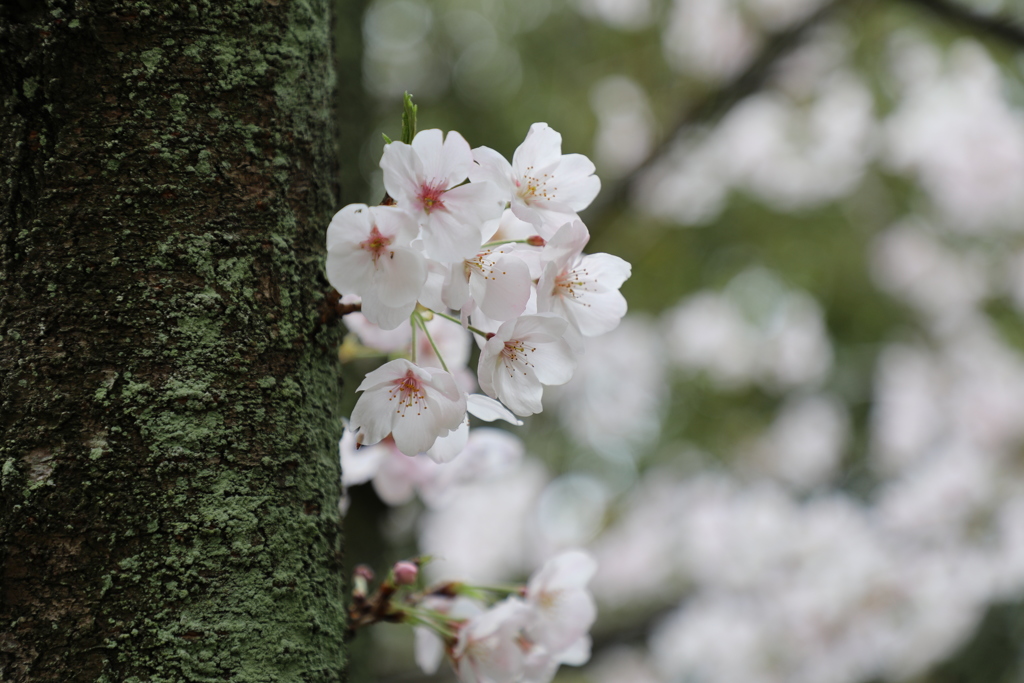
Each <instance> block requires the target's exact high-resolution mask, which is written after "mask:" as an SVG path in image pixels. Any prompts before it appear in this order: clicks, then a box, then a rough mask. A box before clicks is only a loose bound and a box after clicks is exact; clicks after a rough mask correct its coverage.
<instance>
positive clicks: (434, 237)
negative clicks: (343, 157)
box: [380, 129, 506, 263]
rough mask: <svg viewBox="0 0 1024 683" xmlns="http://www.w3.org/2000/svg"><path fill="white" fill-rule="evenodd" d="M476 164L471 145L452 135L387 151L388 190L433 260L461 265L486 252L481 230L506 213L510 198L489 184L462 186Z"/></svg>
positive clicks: (425, 137) (425, 136)
mask: <svg viewBox="0 0 1024 683" xmlns="http://www.w3.org/2000/svg"><path fill="white" fill-rule="evenodd" d="M472 166H473V153H472V151H471V150H470V148H469V143H468V142H466V140H465V139H464V138H463V137H462V136H461V135H459V134H458V133H456V132H455V131H451V132H449V133H448V136H447V137H443V136H442V133H441V131H439V130H437V129H431V130H424V131H420V132H419V133H418V134H417V135H416V137H415V138H413V141H412V144H411V145H407V144H405V143H402V142H392V143H390V144H388V145H387V146H385V147H384V156H383V157H382V158H381V160H380V167H381V169H383V171H384V188H385V189H386V190H387V192H388V194H389V195H390V196H391V197H392V198H393V199H394V200H395V201H396V202H397V206H398V207H399V208H400V209H402V210H404V211H406V212H408V213H409V214H410V215H411V216H413V218H415V219H416V222H417V223H418V224H419V226H420V236H419V238H420V240H422V244H423V250H424V252H425V253H426V255H427V257H428V258H431V259H434V260H435V261H440V262H443V263H457V262H459V261H461V260H463V259H467V258H472V257H473V256H475V255H476V254H477V253H478V252H479V251H480V246H481V244H482V243H483V238H482V236H481V234H480V229H481V226H482V225H483V224H484V223H485V222H487V221H489V220H491V219H493V218H497V217H499V216H500V215H501V212H502V210H503V209H504V206H505V201H506V200H505V199H504V198H503V196H502V193H501V192H500V190H498V188H497V187H495V186H494V185H492V184H491V183H488V182H474V183H469V184H465V185H463V184H461V183H463V181H465V180H466V178H467V176H468V175H469V172H470V169H471V167H472Z"/></svg>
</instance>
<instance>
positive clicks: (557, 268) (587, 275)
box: [537, 221, 631, 337]
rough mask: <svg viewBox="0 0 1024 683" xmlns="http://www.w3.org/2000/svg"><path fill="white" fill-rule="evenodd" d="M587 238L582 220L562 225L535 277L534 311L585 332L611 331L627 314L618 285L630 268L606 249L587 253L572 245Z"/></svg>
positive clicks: (599, 332)
mask: <svg viewBox="0 0 1024 683" xmlns="http://www.w3.org/2000/svg"><path fill="white" fill-rule="evenodd" d="M589 239H590V233H589V231H588V230H587V227H586V226H585V225H584V224H583V223H582V222H581V221H573V222H571V223H566V224H565V225H563V226H562V227H561V228H560V229H559V230H558V232H557V233H556V234H555V236H554V237H553V238H552V239H551V240H550V241H549V242H548V244H547V246H546V247H545V248H544V249H545V254H546V258H548V259H550V260H548V262H547V264H546V265H545V267H544V274H543V275H542V276H541V277H540V280H539V281H538V282H537V310H538V311H539V312H541V313H554V314H556V315H558V316H560V317H562V318H565V319H566V320H568V321H569V322H570V323H572V325H573V327H574V328H575V329H577V330H578V331H579V333H580V334H582V335H583V336H584V337H596V336H598V335H601V334H604V333H605V332H611V331H612V330H614V329H615V328H616V327H618V325H619V321H620V320H621V319H622V316H624V315H625V314H626V299H625V297H623V296H622V293H621V292H620V291H619V288H620V287H621V286H622V283H623V282H625V281H626V280H627V279H628V278H629V276H630V272H631V267H630V265H629V263H628V262H626V261H624V260H622V259H621V258H619V257H618V256H612V255H611V254H587V255H584V254H583V253H582V252H581V251H577V246H578V247H579V249H582V245H583V244H586V242H587V241H588V240H589Z"/></svg>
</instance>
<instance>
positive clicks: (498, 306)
mask: <svg viewBox="0 0 1024 683" xmlns="http://www.w3.org/2000/svg"><path fill="white" fill-rule="evenodd" d="M532 289H533V282H532V281H531V278H530V268H529V266H528V265H527V263H526V261H524V260H523V259H521V258H520V257H519V254H517V253H516V248H515V246H514V245H511V244H506V245H503V246H500V247H494V248H492V249H484V250H483V251H481V252H480V253H479V254H477V255H476V256H474V257H473V258H471V259H466V260H464V261H463V262H462V263H461V264H458V263H456V264H453V265H452V267H451V270H450V271H449V273H448V277H447V278H446V279H445V283H444V289H443V290H442V298H443V300H444V303H445V305H446V306H448V307H449V308H453V309H455V310H457V311H461V312H462V316H463V319H466V316H468V315H469V314H471V313H472V312H473V311H474V310H476V309H477V308H478V307H479V309H480V310H481V311H482V312H483V313H484V315H486V316H487V317H488V318H491V319H493V320H500V321H505V320H511V319H512V318H515V317H517V316H520V315H522V314H523V311H525V310H526V304H527V302H528V301H529V300H530V292H531V291H532Z"/></svg>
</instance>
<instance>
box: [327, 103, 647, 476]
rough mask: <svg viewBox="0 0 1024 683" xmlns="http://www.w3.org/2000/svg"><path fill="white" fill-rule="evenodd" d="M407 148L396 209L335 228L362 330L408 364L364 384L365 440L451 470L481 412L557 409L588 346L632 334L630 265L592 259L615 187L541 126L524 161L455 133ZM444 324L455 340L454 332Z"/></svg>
mask: <svg viewBox="0 0 1024 683" xmlns="http://www.w3.org/2000/svg"><path fill="white" fill-rule="evenodd" d="M408 139H409V142H400V141H395V142H389V143H388V144H387V145H386V146H385V148H384V154H383V158H382V159H381V163H380V166H381V169H383V178H384V187H385V189H386V191H387V198H386V199H385V201H384V202H383V204H382V205H380V206H367V205H365V204H351V205H349V206H346V207H345V208H343V209H342V210H341V211H339V212H338V213H337V214H336V215H335V216H334V218H333V219H332V221H331V224H330V226H329V227H328V229H327V249H328V256H327V277H328V280H329V281H330V283H331V284H332V285H333V286H334V287H335V289H337V291H338V292H339V293H341V294H342V295H344V297H345V299H344V300H346V301H350V302H354V301H359V303H360V306H361V317H356V316H352V317H353V324H352V325H350V328H353V329H355V330H356V331H357V334H358V335H359V337H360V339H361V340H362V342H363V344H364V345H366V346H371V347H376V348H378V349H381V350H383V351H385V352H388V353H392V354H394V355H395V356H397V357H395V358H393V360H391V361H389V362H387V363H385V364H384V365H383V366H381V367H380V368H378V369H376V370H374V371H372V372H370V373H369V374H367V375H366V378H365V379H364V380H363V382H362V383H361V384H360V385H359V387H358V390H359V391H361V392H362V395H361V396H360V398H359V400H358V402H357V403H356V406H355V408H354V409H353V411H352V416H351V420H350V422H349V424H348V431H349V432H351V433H352V434H353V435H354V438H355V444H356V445H357V446H363V445H371V444H376V443H379V442H381V441H383V440H385V439H388V438H390V441H391V442H393V443H394V447H395V448H397V450H398V451H400V452H401V453H404V454H406V455H409V456H413V455H417V454H420V453H426V454H427V455H428V456H429V457H430V458H432V459H433V460H434V461H435V462H439V463H440V462H448V461H450V460H452V459H453V458H454V457H456V456H457V455H458V454H459V453H460V452H462V451H463V449H464V448H465V446H466V444H467V442H468V439H469V415H473V416H475V417H477V418H479V419H481V420H485V421H493V420H496V419H503V420H506V421H508V422H511V423H513V424H519V423H520V422H519V420H518V418H517V416H528V415H532V414H534V413H538V412H540V411H541V410H542V405H541V399H542V396H543V390H544V387H545V386H552V385H560V384H564V383H565V382H567V381H568V380H569V379H570V378H571V376H572V374H573V371H574V369H575V366H576V357H577V356H578V355H579V354H580V353H582V351H583V341H584V339H585V338H587V337H594V336H597V335H600V334H603V333H605V332H608V331H610V330H612V329H614V328H615V327H616V326H617V325H618V324H619V321H620V319H621V318H622V316H623V315H624V314H625V312H626V301H625V299H624V298H623V296H622V294H621V293H620V292H619V288H620V287H621V286H622V283H623V282H624V281H625V280H626V279H627V278H628V277H629V275H630V266H629V264H628V263H627V262H625V261H624V260H622V259H621V258H618V257H616V256H612V255H609V254H589V255H588V254H584V252H583V249H584V248H585V247H586V245H587V242H588V241H589V239H590V233H589V231H588V230H587V227H586V226H585V225H584V224H583V222H582V221H581V220H580V218H579V215H578V214H577V212H578V211H581V210H583V209H584V208H586V207H587V206H588V205H589V204H590V203H591V201H593V199H594V197H595V196H596V195H597V192H598V190H599V189H600V181H599V180H598V178H597V176H595V175H594V165H593V164H592V163H591V162H590V160H589V159H587V158H586V157H585V156H583V155H580V154H562V152H561V145H562V140H561V135H559V134H558V133H557V132H556V131H554V130H552V129H551V128H550V127H548V126H547V124H544V123H535V124H534V125H533V126H531V127H530V131H529V133H528V134H527V136H526V140H525V141H524V142H523V143H522V145H520V147H519V148H518V149H517V150H516V152H515V154H514V156H513V158H512V162H511V163H509V161H508V160H506V159H505V158H504V157H503V156H502V155H501V154H499V153H498V152H496V151H494V150H492V149H489V148H487V147H478V148H476V149H471V148H470V146H469V143H467V142H466V140H465V139H463V137H462V136H461V135H459V133H457V132H454V131H452V132H449V133H448V134H447V135H444V134H442V132H441V131H440V130H425V131H421V132H420V133H418V134H416V135H415V136H413V135H412V134H411V133H410V134H409V135H408ZM438 319H441V320H443V321H445V322H444V324H447V325H449V326H450V327H451V328H454V330H456V331H455V332H448V333H442V332H440V331H439V330H438V327H437V325H436V323H435V321H438ZM447 321H451V322H447ZM466 331H469V332H471V333H473V335H475V338H476V340H477V343H478V345H479V347H480V352H479V362H478V363H477V367H476V378H475V380H474V378H473V376H472V374H471V373H467V372H466V370H465V365H466V364H467V363H468V361H469V353H468V352H466V351H461V350H456V351H455V353H451V354H449V353H447V352H446V350H445V349H443V348H442V347H443V346H444V344H443V343H442V338H443V337H444V336H446V335H447V336H455V337H458V336H459V335H460V334H461V335H466V334H467V332H466ZM420 338H422V339H423V340H425V342H426V345H424V344H422V343H421V342H420V341H419V339H420ZM455 344H456V345H457V344H458V342H455ZM477 385H479V388H480V390H482V392H483V393H474V391H475V388H476V386H477Z"/></svg>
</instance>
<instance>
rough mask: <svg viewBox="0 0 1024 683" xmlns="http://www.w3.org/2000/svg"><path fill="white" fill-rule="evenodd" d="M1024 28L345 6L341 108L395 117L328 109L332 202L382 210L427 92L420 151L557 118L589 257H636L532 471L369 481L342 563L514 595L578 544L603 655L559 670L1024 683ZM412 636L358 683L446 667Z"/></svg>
mask: <svg viewBox="0 0 1024 683" xmlns="http://www.w3.org/2000/svg"><path fill="white" fill-rule="evenodd" d="M1004 19H1006V20H1008V22H1007V21H1003V20H1004ZM1015 22H1017V23H1015ZM1018 23H1019V24H1020V25H1024V6H1022V5H1020V4H1016V2H1015V0H1005V1H1003V0H949V2H947V1H946V0H860V1H858V0H832V1H828V2H822V1H821V0H431V1H427V0H373V1H372V2H369V3H368V4H366V5H365V7H364V8H361V10H360V16H358V17H354V16H352V17H349V22H348V24H346V25H345V28H344V29H339V32H341V31H342V30H346V31H348V34H347V35H346V36H344V37H343V39H340V41H339V51H341V52H344V51H346V50H347V51H349V52H351V51H352V50H356V49H358V50H359V51H361V54H362V64H363V66H362V79H361V84H362V90H360V91H357V90H356V89H353V88H352V87H351V83H350V87H349V89H348V90H346V91H343V92H342V96H343V97H347V98H350V99H351V98H356V99H359V101H361V102H364V103H365V110H367V111H372V112H374V116H375V122H376V129H374V130H365V126H364V127H363V128H359V127H358V126H355V125H351V126H347V124H346V122H344V121H342V122H341V132H340V134H341V139H342V144H343V152H344V155H345V159H344V162H345V163H344V167H345V168H344V170H343V173H345V174H347V175H345V176H343V179H342V181H343V187H344V194H345V196H344V197H343V199H344V201H345V202H346V203H347V202H369V203H375V202H376V198H379V197H380V196H382V195H383V188H382V184H381V177H380V170H379V167H378V162H379V160H380V154H381V149H382V141H381V133H382V132H384V133H387V134H388V135H390V136H391V137H394V138H397V137H398V136H399V134H400V130H399V118H398V117H399V113H400V110H401V104H400V103H401V97H402V94H403V93H404V92H405V91H408V92H410V93H412V94H413V96H414V98H415V100H416V102H417V103H418V104H419V107H420V128H421V129H425V128H434V127H437V128H441V129H444V130H458V131H459V132H461V133H462V134H463V136H464V137H465V138H466V139H467V140H468V141H469V142H470V144H471V145H472V146H474V147H475V146H480V145H486V146H488V147H492V148H494V149H496V150H498V151H499V152H502V153H503V154H504V155H505V156H506V157H508V158H511V155H512V153H513V151H514V150H515V148H516V147H517V146H518V145H519V143H520V142H521V141H522V140H523V138H524V137H525V135H526V132H527V130H528V128H529V126H530V124H531V123H533V122H535V121H545V122H547V123H548V124H549V125H550V126H552V127H553V128H554V129H556V130H558V131H560V132H561V133H562V136H563V152H564V153H582V154H586V155H587V156H589V157H590V158H591V159H592V160H593V161H594V162H595V164H596V165H597V172H598V175H599V176H600V177H601V180H602V184H603V189H602V192H601V195H599V197H598V199H597V201H596V202H595V203H594V205H593V206H591V207H590V208H589V209H588V210H587V211H586V212H584V213H583V214H582V217H583V220H584V221H585V222H586V223H587V225H588V226H589V228H590V231H591V234H592V240H591V243H590V245H589V248H588V251H589V252H592V253H593V252H609V253H612V254H616V255H618V256H621V257H622V258H624V259H626V260H628V261H630V262H631V263H632V265H633V275H632V278H631V279H630V280H629V281H627V283H626V284H625V286H624V288H623V293H624V294H625V296H626V298H627V300H628V301H629V305H630V313H629V314H628V316H627V317H626V318H625V319H624V320H623V322H622V324H621V325H620V327H619V328H618V329H617V330H615V331H614V332H612V333H610V334H608V335H606V336H604V337H601V338H598V339H595V340H591V343H590V344H589V345H588V348H587V352H586V354H585V355H584V356H583V357H582V358H581V359H580V367H579V370H578V371H577V374H576V377H574V379H573V380H572V382H571V383H570V384H568V385H566V386H564V387H560V388H558V390H557V391H555V390H553V389H549V390H547V391H546V392H545V407H546V409H545V412H544V413H543V414H542V415H538V416H535V417H533V418H529V419H528V420H527V424H526V426H525V427H523V428H520V429H517V430H515V432H514V433H515V434H516V435H518V436H519V437H521V438H522V440H523V442H524V444H525V448H524V449H523V455H522V456H521V457H519V456H517V458H516V459H515V461H514V463H512V464H507V466H503V468H500V471H499V470H495V471H494V472H493V473H492V476H487V477H483V478H482V479H480V478H477V479H476V480H474V481H473V482H472V483H464V484H461V485H460V488H459V489H458V491H457V492H456V494H453V495H447V496H444V497H441V498H438V497H437V496H433V497H431V496H429V495H426V496H425V495H423V492H421V494H420V495H413V494H412V493H411V492H406V494H407V495H406V494H402V495H395V494H394V492H391V494H387V493H385V494H384V497H385V498H389V499H391V502H392V503H397V504H393V505H388V504H386V503H385V502H383V500H382V494H381V493H379V492H378V491H377V490H375V488H374V486H373V485H372V484H365V485H361V486H356V487H353V488H352V489H351V490H350V492H349V493H350V497H351V504H350V507H349V512H348V516H347V518H346V534H347V538H348V547H347V553H348V558H349V560H350V562H351V563H353V564H354V563H356V562H367V563H370V564H373V565H375V566H376V567H378V568H381V569H382V568H385V567H386V566H387V564H388V563H389V562H393V561H395V560H397V559H400V558H404V557H408V556H411V555H416V554H420V553H429V554H432V555H435V556H436V557H438V558H441V559H439V560H438V561H437V562H435V563H434V564H433V565H431V566H430V568H429V569H430V571H431V572H432V576H435V577H437V578H442V577H443V578H454V577H459V578H465V579H471V580H477V581H498V580H515V579H522V578H524V577H525V576H527V575H528V574H529V572H530V571H531V570H533V569H534V568H536V567H537V566H539V564H540V563H541V562H543V560H544V559H546V558H547V557H549V556H551V555H552V554H553V553H555V552H557V551H558V550H560V549H563V548H569V547H585V548H587V549H589V550H590V551H591V552H592V553H593V554H594V555H595V556H596V557H597V559H598V562H599V565H600V569H599V570H598V574H597V576H596V577H595V579H594V581H593V583H592V588H593V589H594V592H595V595H596V597H597V600H598V604H599V611H600V615H599V620H598V623H597V625H596V626H595V628H594V630H593V636H594V651H593V657H592V659H591V661H590V663H589V664H588V665H586V666H584V667H581V668H571V667H563V668H562V669H561V671H560V672H559V677H558V679H557V680H558V681H562V682H563V683H565V682H573V683H584V682H586V683H622V682H637V683H682V682H686V683H739V682H743V683H761V682H764V683H783V682H784V683H860V682H863V683H867V682H874V681H896V682H907V683H911V682H912V683H953V682H963V683H969V682H970V683H975V682H976V683H1003V682H1016V681H1024V604H1022V602H1021V600H1022V597H1024V452H1022V445H1024V318H1022V315H1024V240H1022V231H1021V228H1022V217H1024V33H1022V32H1021V31H1019V30H1017V29H1016V28H1015V26H1016V25H1018ZM353 26H358V27H359V29H361V32H359V33H358V35H357V32H356V31H354V30H351V29H352V27H353ZM373 367H374V361H372V360H354V361H352V362H351V363H350V364H349V365H348V368H347V373H348V375H347V386H348V387H349V388H350V389H353V390H354V387H355V386H357V385H358V382H359V378H360V377H361V376H362V374H365V372H367V371H368V370H370V369H372V368H373ZM350 393H352V394H354V391H351V392H350ZM350 398H351V400H352V401H353V402H354V398H355V397H354V395H353V396H351V397H350ZM511 448H513V450H514V449H515V446H512V447H511ZM403 501H404V502H403ZM407 631H408V630H407V629H403V628H400V627H394V626H387V625H383V626H377V627H374V628H373V629H371V630H369V631H367V632H361V633H360V634H359V635H358V637H357V638H356V639H355V640H354V641H353V642H352V644H351V656H352V662H353V664H352V671H351V678H350V680H352V681H354V682H359V683H362V682H369V681H396V682H397V681H445V680H454V678H453V676H451V674H450V672H449V671H448V670H447V669H446V668H442V671H441V672H439V673H438V674H437V675H435V676H424V675H423V674H421V673H419V672H418V670H417V668H416V666H415V664H414V662H413V659H412V652H413V648H412V638H411V635H410V634H409V633H408V632H407Z"/></svg>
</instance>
